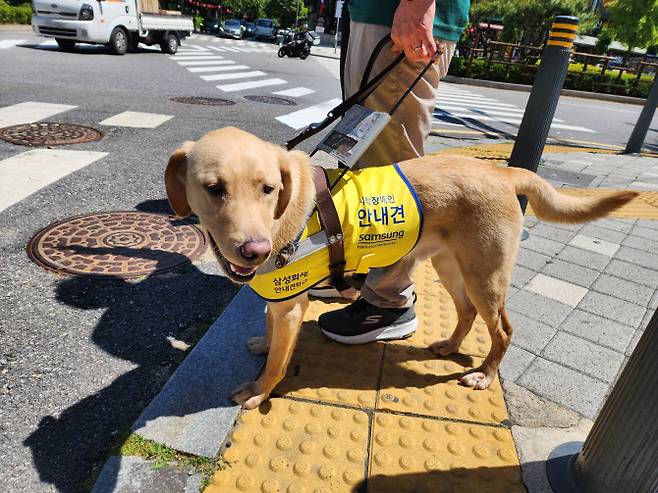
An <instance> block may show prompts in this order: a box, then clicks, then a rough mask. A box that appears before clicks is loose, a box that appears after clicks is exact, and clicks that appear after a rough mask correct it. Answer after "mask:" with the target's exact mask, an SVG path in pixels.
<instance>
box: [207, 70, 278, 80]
mask: <svg viewBox="0 0 658 493" xmlns="http://www.w3.org/2000/svg"><path fill="white" fill-rule="evenodd" d="M247 68H249V67H247ZM263 75H267V74H266V73H265V72H261V71H260V70H254V71H252V72H236V73H235V74H215V75H202V76H201V78H202V79H203V80H233V79H247V78H251V77H261V76H263Z"/></svg>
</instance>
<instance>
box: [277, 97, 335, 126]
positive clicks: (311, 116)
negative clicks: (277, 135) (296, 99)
mask: <svg viewBox="0 0 658 493" xmlns="http://www.w3.org/2000/svg"><path fill="white" fill-rule="evenodd" d="M341 101H342V100H340V99H337V98H336V99H330V100H329V101H325V102H324V103H320V104H316V105H315V106H309V107H308V108H304V109H303V110H299V111H293V112H292V113H288V114H287V115H281V116H277V117H276V119H277V120H278V121H280V122H281V123H283V124H285V125H288V126H289V127H292V128H294V129H295V130H298V129H300V128H303V127H307V126H308V125H309V124H311V123H314V122H319V121H322V120H324V118H325V117H326V116H327V113H328V112H329V110H331V109H332V108H333V107H334V106H337V105H338V104H340V103H341Z"/></svg>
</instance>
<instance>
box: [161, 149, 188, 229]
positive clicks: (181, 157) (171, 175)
mask: <svg viewBox="0 0 658 493" xmlns="http://www.w3.org/2000/svg"><path fill="white" fill-rule="evenodd" d="M193 145H194V142H192V141H189V140H188V141H187V142H185V143H184V144H183V145H182V146H181V147H180V148H179V149H176V150H175V151H174V152H173V153H172V155H171V156H170V157H169V164H167V170H166V171H165V188H166V189H167V198H168V199H169V205H170V206H171V208H172V209H173V210H174V212H175V213H176V215H177V216H179V217H187V216H189V215H190V214H191V213H192V209H190V204H189V203H188V202H187V194H186V193H185V180H186V174H187V153H188V152H189V151H190V149H192V146H193Z"/></svg>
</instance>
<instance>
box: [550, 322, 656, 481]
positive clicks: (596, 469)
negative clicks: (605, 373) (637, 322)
mask: <svg viewBox="0 0 658 493" xmlns="http://www.w3.org/2000/svg"><path fill="white" fill-rule="evenodd" d="M657 387H658V310H656V311H655V312H654V314H653V317H651V320H650V321H649V324H648V325H647V328H646V329H645V330H644V334H642V337H641V338H640V341H639V342H638V343H637V347H636V348H635V350H634V351H633V354H632V355H631V357H630V359H629V360H628V363H627V364H626V367H625V368H624V370H623V371H622V373H621V375H620V376H619V380H617V383H616V384H615V386H614V388H613V389H612V392H611V393H610V396H609V397H608V398H607V400H606V401H605V403H604V404H603V408H602V409H601V412H600V413H599V415H598V417H597V418H596V421H595V422H594V426H593V427H592V429H591V430H590V432H589V435H587V438H586V439H585V443H584V445H583V446H582V450H580V451H579V452H578V450H575V452H576V453H575V454H574V453H573V452H574V450H573V445H574V444H573V443H571V444H564V445H563V446H561V447H558V448H557V449H555V451H553V454H551V458H549V460H548V461H547V462H546V473H547V475H548V479H549V482H550V483H551V487H552V488H553V491H555V492H559V493H582V492H587V493H611V492H622V491H628V492H629V493H630V492H633V493H655V492H656V491H658V424H657V422H656V409H658V391H657V390H656V388H657ZM569 448H571V452H568V451H567V450H568V449H569ZM561 449H562V450H564V451H565V453H562V452H561Z"/></svg>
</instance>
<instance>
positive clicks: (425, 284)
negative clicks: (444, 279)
mask: <svg viewBox="0 0 658 493" xmlns="http://www.w3.org/2000/svg"><path fill="white" fill-rule="evenodd" d="M412 279H413V281H414V283H415V288H414V290H415V291H416V294H427V295H430V296H443V295H444V294H447V291H446V290H445V288H444V287H443V285H442V284H441V280H440V279H439V276H438V274H437V273H436V271H435V270H434V266H432V262H430V261H429V260H427V261H425V262H423V263H421V264H420V265H419V266H418V267H417V268H416V270H415V272H414V273H413V275H412ZM448 296H449V295H448Z"/></svg>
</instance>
